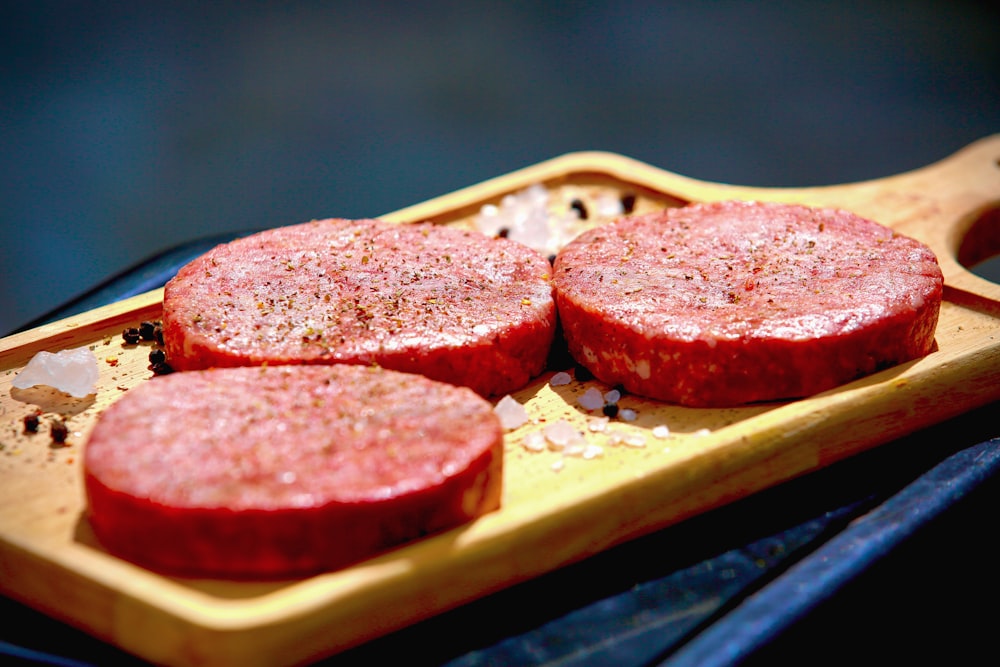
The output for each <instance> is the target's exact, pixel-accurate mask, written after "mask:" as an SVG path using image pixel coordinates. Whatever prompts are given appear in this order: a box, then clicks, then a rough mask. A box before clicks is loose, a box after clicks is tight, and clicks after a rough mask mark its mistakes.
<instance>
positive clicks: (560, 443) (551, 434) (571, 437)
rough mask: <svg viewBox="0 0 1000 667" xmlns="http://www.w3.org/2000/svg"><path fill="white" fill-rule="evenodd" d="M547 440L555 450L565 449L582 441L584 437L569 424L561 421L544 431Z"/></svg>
mask: <svg viewBox="0 0 1000 667" xmlns="http://www.w3.org/2000/svg"><path fill="white" fill-rule="evenodd" d="M542 432H543V433H544V434H545V439H546V440H547V441H548V443H549V445H550V446H551V447H552V448H553V449H565V448H566V447H568V446H572V445H574V444H577V443H579V442H580V441H582V439H583V436H582V435H580V433H579V431H577V430H576V429H575V428H573V425H572V424H570V423H569V422H567V421H565V420H563V419H560V420H559V421H557V422H553V423H551V424H549V425H548V426H546V427H545V428H544V429H542Z"/></svg>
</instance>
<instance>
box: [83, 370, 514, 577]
mask: <svg viewBox="0 0 1000 667" xmlns="http://www.w3.org/2000/svg"><path fill="white" fill-rule="evenodd" d="M502 462H503V433H502V430H501V427H500V423H499V420H498V418H497V417H496V415H495V414H494V412H493V408H492V405H491V404H490V403H489V402H488V401H486V400H485V399H483V398H482V397H480V396H478V395H476V394H475V393H474V392H472V391H471V390H469V389H468V388H464V387H456V386H453V385H448V384H444V383H441V382H436V381H433V380H429V379H427V378H425V377H422V376H419V375H412V374H407V373H399V372H395V371H389V370H385V369H379V368H373V367H368V366H355V365H343V364H341V365H336V366H302V365H299V366H283V367H277V366H269V367H258V368H250V367H244V368H225V369H213V370H207V371H190V372H186V373H174V374H172V375H164V376H159V377H155V378H153V379H151V380H150V381H149V382H147V383H145V384H143V385H141V386H139V387H138V388H136V389H133V390H132V391H130V392H129V393H128V394H126V395H124V396H122V397H121V398H120V399H119V400H118V401H117V402H115V403H114V404H112V405H111V406H110V407H109V408H108V409H107V410H105V411H104V412H103V413H102V414H101V416H100V417H99V419H98V421H97V423H96V425H95V427H94V429H93V432H92V434H91V436H90V438H89V441H88V443H87V445H86V449H85V453H84V480H85V488H86V494H87V500H88V509H87V514H88V517H89V522H90V525H91V526H92V527H93V530H94V532H95V534H96V536H97V537H98V539H99V540H100V542H101V543H102V544H104V545H105V546H106V547H107V549H108V550H109V551H110V552H112V553H114V554H116V555H119V556H121V557H123V558H126V559H129V560H133V561H135V562H137V563H139V564H141V565H143V566H145V567H148V568H150V569H153V570H157V571H161V572H166V573H173V574H183V575H193V576H217V577H226V578H243V577H267V578H270V577H284V576H289V575H296V574H306V573H311V572H315V571H320V570H329V569H333V568H337V567H340V566H343V565H346V564H349V563H352V562H355V561H357V560H359V559H363V558H365V557H368V556H371V555H373V554H375V553H377V552H379V551H381V550H384V549H386V548H387V547H391V546H393V545H396V544H400V543H402V542H405V541H407V540H412V539H414V538H418V537H420V536H423V535H426V534H428V533H432V532H435V531H440V530H443V529H446V528H450V527H453V526H456V525H459V524H461V523H463V522H467V521H469V520H471V519H473V518H475V517H478V516H480V515H482V514H484V513H486V512H488V511H491V510H493V509H496V508H497V507H498V506H499V504H500V492H501V481H502Z"/></svg>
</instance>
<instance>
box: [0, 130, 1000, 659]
mask: <svg viewBox="0 0 1000 667" xmlns="http://www.w3.org/2000/svg"><path fill="white" fill-rule="evenodd" d="M998 159H1000V135H995V136H992V137H988V138H986V139H983V140H982V141H979V142H977V143H975V144H972V145H971V146H969V147H967V148H965V149H964V150H962V151H960V152H958V153H956V154H955V155H953V156H951V157H949V158H947V159H945V160H943V161H941V162H938V163H936V164H933V165H930V166H927V167H924V168H922V169H918V170H916V171H913V172H909V173H905V174H900V175H896V176H892V177H889V178H884V179H880V180H875V181H870V182H862V183H853V184H845V185H834V186H827V187H815V188H796V189H764V188H751V187H741V186H731V185H723V184H717V183H707V182H702V181H697V180H693V179H690V178H685V177H683V176H679V175H676V174H673V173H670V172H667V171H663V170H660V169H656V168H653V167H651V166H648V165H645V164H642V163H639V162H636V161H634V160H631V159H628V158H625V157H621V156H618V155H613V154H607V153H594V152H585V153H573V154H568V155H565V156H563V157H559V158H555V159H553V160H550V161H547V162H543V163H541V164H538V165H535V166H532V167H529V168H526V169H523V170H520V171H517V172H514V173H511V174H508V175H506V176H501V177H499V178H496V179H493V180H490V181H487V182H484V183H481V184H479V185H476V186H473V187H470V188H466V189H463V190H460V191H458V192H455V193H452V194H449V195H446V196H443V197H439V198H437V199H434V200H431V201H428V202H425V203H422V204H419V205H416V206H413V207H410V208H407V209H404V210H401V211H397V212H395V213H392V214H389V215H386V216H383V217H385V218H388V219H391V220H394V221H400V222H406V221H418V220H433V221H435V222H438V223H441V224H454V225H466V224H469V222H470V220H471V219H472V218H473V217H474V216H475V214H476V213H477V212H478V211H479V209H480V207H481V206H482V205H483V204H485V203H497V202H499V201H500V198H501V197H502V196H503V195H505V194H508V193H512V192H516V191H519V190H522V189H524V188H526V187H528V186H529V185H532V184H534V183H543V184H545V185H546V186H548V188H549V189H550V190H551V191H552V193H553V195H554V196H555V197H556V203H557V204H558V205H565V202H566V200H568V199H570V198H573V197H581V198H583V199H584V200H585V201H587V202H592V201H595V200H596V198H597V197H599V196H601V195H602V194H614V195H616V196H617V195H619V194H627V193H633V194H636V195H637V196H638V200H637V201H638V204H637V208H638V210H640V211H641V210H650V209H654V208H657V207H662V206H665V205H676V204H678V203H682V202H684V201H707V200H718V199H729V198H740V199H760V200H772V201H787V202H800V203H805V204H810V205H827V206H837V207H841V208H846V209H850V210H852V211H854V212H856V213H858V214H860V215H862V216H866V217H869V218H872V219H874V220H877V221H880V222H882V223H884V224H886V225H889V226H892V227H894V228H895V229H897V230H899V231H900V232H902V233H905V234H908V235H911V236H914V237H916V238H919V239H921V240H922V241H924V242H925V243H927V244H928V245H929V246H931V248H933V249H934V251H935V252H936V253H937V255H938V258H939V260H940V262H941V266H942V269H943V271H944V275H945V283H946V289H945V303H944V304H943V306H942V310H941V316H940V321H939V324H938V328H937V333H936V341H937V348H936V350H935V351H934V352H933V353H932V354H930V355H929V356H927V357H925V358H923V359H920V360H917V361H914V362H912V363H907V364H904V365H902V366H898V367H895V368H891V369H888V370H886V371H883V372H880V373H878V374H876V375H873V376H870V377H867V378H864V379H862V380H859V381H856V382H853V383H851V384H848V385H845V386H842V387H839V388H837V389H835V390H832V391H829V392H826V393H824V394H821V395H817V396H814V397H811V398H808V399H805V400H800V401H794V402H789V403H781V404H768V405H757V406H752V407H745V408H739V409H724V410H704V409H701V410H698V409H690V408H681V407H676V406H670V405H664V404H659V403H655V402H651V401H646V400H641V399H638V398H635V397H625V398H624V399H623V400H622V403H621V404H622V406H623V407H628V408H632V409H634V410H635V411H636V414H637V419H636V420H635V421H634V422H631V423H620V422H612V424H611V425H610V427H611V428H613V429H617V430H619V431H624V432H626V433H628V434H629V435H631V436H638V437H639V439H641V440H643V442H641V443H640V442H638V441H636V442H633V443H632V444H624V443H622V444H615V443H614V439H613V438H612V437H611V436H609V434H608V433H607V432H604V433H600V432H592V431H590V430H589V426H588V422H589V420H590V419H591V417H592V415H589V414H587V413H586V412H585V411H584V410H583V409H582V408H580V407H579V405H578V404H577V398H578V397H579V396H580V395H581V394H582V393H583V392H584V391H585V390H586V389H587V388H588V387H590V386H597V387H601V385H600V384H599V383H596V382H593V381H591V382H573V383H572V384H570V385H567V386H562V387H552V386H550V385H549V384H548V380H549V378H550V377H551V375H552V373H551V372H549V373H547V374H546V375H544V376H542V377H541V378H539V379H538V380H537V381H536V382H534V383H533V384H531V385H530V386H529V387H527V388H525V389H524V390H523V391H520V392H518V393H517V394H515V397H516V398H517V399H519V400H520V401H522V402H523V403H525V404H526V406H527V409H528V411H529V413H530V415H531V416H532V417H533V418H534V419H535V420H536V422H533V423H531V424H528V425H526V426H523V427H521V428H519V429H517V430H516V431H513V432H511V433H509V434H508V436H507V440H506V452H505V466H506V468H505V475H504V476H505V488H504V496H503V508H502V509H501V510H500V511H498V512H495V513H492V514H490V515H489V516H486V517H483V518H481V519H479V520H477V521H475V522H474V523H471V524H469V525H467V526H464V527H461V528H458V529H455V530H452V531H450V532H447V533H445V534H442V535H439V536H435V537H431V538H427V539H424V540H421V541H418V542H416V543H413V544H411V545H409V546H405V547H403V548H400V549H397V550H395V551H392V552H389V553H386V554H384V555H383V556H381V557H378V558H374V559H372V560H370V561H366V562H363V563H361V564H359V565H356V566H354V567H350V568H348V569H344V570H341V571H337V572H331V573H328V574H324V575H321V576H316V577H312V578H308V579H304V580H294V581H282V582H261V583H257V582H251V583H245V582H244V583H239V582H230V581H214V580H213V581H207V580H183V579H172V578H165V577H162V576H159V575H156V574H153V573H151V572H148V571H146V570H143V569H141V568H138V567H136V566H134V565H132V564H130V563H127V562H124V561H121V560H119V559H117V558H114V557H112V556H110V555H109V554H107V553H106V552H104V551H103V550H101V548H100V547H99V546H97V545H96V543H95V541H94V539H93V537H92V535H91V533H90V530H89V528H88V525H87V523H86V521H85V520H83V519H82V518H81V516H82V510H83V507H84V498H83V492H82V484H81V480H80V465H79V464H80V460H81V458H82V457H81V454H82V448H83V447H84V443H85V441H86V437H87V433H88V431H89V429H90V428H91V426H92V424H93V421H94V419H95V417H96V416H97V415H98V413H99V412H100V411H101V410H102V409H103V408H104V407H106V406H107V405H108V404H110V403H111V402H112V401H114V400H115V399H116V398H118V397H119V396H121V395H122V394H123V393H124V392H125V391H127V390H128V389H129V388H131V387H134V386H136V385H137V384H138V383H141V382H144V381H145V380H146V379H148V378H149V377H151V375H152V373H151V371H150V369H149V363H148V352H149V346H148V344H140V345H135V346H128V345H125V344H124V343H123V340H122V338H121V331H122V329H123V328H124V327H126V326H133V325H138V324H139V322H141V321H142V320H155V319H158V318H159V315H160V300H161V296H162V291H161V290H156V291H153V292H150V293H147V294H142V295H140V296H137V297H134V298H131V299H128V300H126V301H123V302H120V303H115V304H112V305H109V306H107V307H103V308H98V309H96V310H93V311H91V312H88V313H85V314H82V315H79V316H74V317H71V318H68V319H66V320H63V321H60V322H56V323H54V324H49V325H45V326H41V327H38V328H36V329H33V330H30V331H26V332H23V333H19V334H16V335H13V336H9V337H7V338H4V339H2V340H0V589H2V592H3V593H4V594H5V595H8V596H10V597H13V598H16V599H18V600H21V601H23V602H25V603H27V604H29V605H31V606H33V607H35V608H37V609H40V610H42V611H43V612H45V613H47V614H50V615H52V616H54V617H56V618H58V619H61V620H63V621H65V622H67V623H69V624H72V625H74V626H77V627H79V628H82V629H84V630H85V631H87V632H89V633H91V634H93V635H95V636H97V637H99V638H101V639H103V640H105V641H107V642H110V643H112V644H114V645H116V646H118V647H120V648H122V649H124V650H126V651H129V652H132V653H134V654H136V655H138V656H140V657H142V658H144V659H146V660H149V661H153V662H158V663H164V664H172V665H243V666H249V665H269V666H270V665H279V664H292V663H301V662H304V661H309V660H312V659H318V658H320V657H323V656H325V655H329V654H332V653H336V652H338V651H342V650H344V649H346V648H348V647H351V646H354V645H357V644H359V643H362V642H365V641H367V640H370V639H373V638H375V637H378V636H381V635H384V634H387V633H389V632H391V631H393V630H396V629H399V628H401V627H404V626H406V625H409V624H412V623H414V622H416V621H418V620H421V619H425V618H428V617H430V616H432V615H436V614H438V613H440V612H443V611H445V610H447V609H450V608H454V607H456V606H458V605H461V604H463V603H466V602H469V601H471V600H473V599H476V598H478V597H481V596H484V595H486V594H489V593H490V592H492V591H496V590H499V589H501V588H504V587H506V586H510V585H512V584H514V583H516V582H519V581H523V580H526V579H529V578H532V577H536V576H538V575H541V574H543V573H545V572H548V571H552V570H554V569H556V568H559V567H561V566H564V565H566V564H568V563H571V562H574V561H577V560H580V559H583V558H585V557H587V556H589V555H592V554H595V553H597V552H600V551H602V550H604V549H607V548H608V547H610V546H612V545H615V544H618V543H621V542H623V541H626V540H630V539H633V538H636V537H638V536H640V535H643V534H646V533H649V532H651V531H655V530H658V529H660V528H663V527H665V526H668V525H670V524H673V523H676V522H678V521H681V520H683V519H684V518H686V517H690V516H692V515H695V514H697V513H700V512H704V511H706V510H709V509H711V508H714V507H717V506H720V505H722V504H724V503H727V502H730V501H733V500H736V499H739V498H742V497H745V496H747V495H749V494H752V493H754V492H756V491H759V490H761V489H764V488H766V487H769V486H772V485H774V484H776V483H779V482H781V481H784V480H787V479H790V478H792V477H795V476H798V475H801V474H803V473H807V472H810V471H813V470H816V469H819V468H822V467H824V466H826V465H828V464H830V463H832V462H834V461H837V460H840V459H843V458H845V457H848V456H851V455H853V454H856V453H859V452H861V451H863V450H866V449H869V448H872V447H875V446H877V445H879V444H882V443H885V442H887V441H889V440H892V439H895V438H898V437H900V436H903V435H905V434H907V433H910V432H913V431H916V430H918V429H921V428H924V427H926V426H929V425H931V424H934V423H937V422H940V421H943V420H945V419H948V418H950V417H953V416H955V415H958V414H961V413H963V412H966V411H968V410H970V409H972V408H974V407H979V406H982V405H985V404H987V403H989V402H992V401H995V400H997V399H998V398H1000V325H998V318H1000V286H998V285H996V284H993V283H991V282H988V281H986V280H983V279H981V278H979V277H977V276H976V275H974V274H972V273H970V272H969V271H968V270H967V269H966V268H964V266H963V264H962V263H960V262H959V259H958V258H959V257H962V258H963V261H964V262H965V263H966V264H968V263H969V262H971V261H975V260H979V259H983V258H985V257H987V256H988V255H990V254H994V253H996V252H997V250H998V249H1000V223H998V218H997V212H998V206H1000V204H998V202H1000V165H998ZM560 202H562V203H560ZM83 345H89V346H92V347H93V349H94V351H95V353H96V355H97V358H98V360H99V366H100V368H101V379H100V383H99V389H98V391H97V393H96V396H92V397H90V398H89V399H85V400H83V401H75V400H70V399H69V398H68V397H67V396H65V395H62V394H59V393H56V392H54V391H52V390H49V389H43V388H35V389H31V390H16V389H12V386H11V383H12V380H13V378H14V376H15V374H16V373H17V372H18V371H19V370H20V369H21V368H22V367H23V366H24V365H25V364H26V363H27V361H28V360H29V359H30V358H31V357H32V356H33V355H34V354H35V353H36V352H38V351H40V350H49V351H56V350H60V349H65V348H69V347H79V346H83ZM553 370H560V369H553ZM605 389H606V388H605ZM38 407H41V408H42V409H43V410H44V411H45V414H44V415H43V417H42V427H41V429H40V431H39V432H38V433H36V434H33V435H28V434H25V433H24V432H23V424H22V419H23V417H24V416H25V415H26V414H28V413H29V412H32V411H34V410H35V409H36V408H38ZM55 414H60V415H63V416H64V417H65V418H66V420H67V423H68V424H69V427H70V435H69V438H68V440H67V442H66V444H65V446H55V445H54V444H53V443H52V440H51V438H50V436H49V433H48V428H49V426H48V425H49V423H50V419H51V416H52V415H55ZM559 419H565V420H567V421H569V422H571V423H572V424H574V425H576V426H577V428H578V429H579V430H580V431H583V432H585V433H586V437H587V439H588V441H590V442H591V443H593V444H596V445H599V446H600V447H601V448H602V450H603V451H602V454H601V455H600V456H597V457H596V458H591V459H587V458H582V457H572V456H566V455H564V454H562V453H559V452H555V451H543V452H532V451H528V450H527V449H526V448H525V447H524V446H523V444H522V442H523V438H524V436H525V434H526V433H527V432H529V431H530V430H532V429H538V428H541V426H542V424H543V423H551V422H553V421H556V420H559ZM537 420H545V421H544V422H540V421H537ZM664 424H665V425H667V426H668V427H669V429H670V435H669V436H667V437H657V436H656V435H654V430H653V429H654V428H655V427H656V426H658V425H664ZM657 433H659V432H657Z"/></svg>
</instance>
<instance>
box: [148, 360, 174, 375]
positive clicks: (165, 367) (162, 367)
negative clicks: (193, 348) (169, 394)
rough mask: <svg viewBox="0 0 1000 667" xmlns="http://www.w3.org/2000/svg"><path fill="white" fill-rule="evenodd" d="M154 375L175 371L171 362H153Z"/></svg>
mask: <svg viewBox="0 0 1000 667" xmlns="http://www.w3.org/2000/svg"><path fill="white" fill-rule="evenodd" d="M152 368H153V375H168V374H169V373H173V372H174V369H173V368H171V367H170V364H168V363H166V362H165V361H160V362H156V363H153V364H152Z"/></svg>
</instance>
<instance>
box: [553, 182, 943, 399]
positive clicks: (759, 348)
mask: <svg viewBox="0 0 1000 667" xmlns="http://www.w3.org/2000/svg"><path fill="white" fill-rule="evenodd" d="M553 281H554V285H555V288H556V300H557V305H558V309H559V316H560V320H561V324H562V328H563V332H564V336H565V338H566V341H567V344H568V346H569V349H570V352H571V353H572V355H573V356H574V358H575V359H576V360H577V361H578V362H579V363H580V364H582V365H583V366H585V367H586V368H588V369H589V370H590V371H591V372H593V374H594V375H595V376H596V377H597V378H598V379H600V380H602V381H604V382H606V383H608V384H612V385H614V384H618V383H621V385H622V386H623V387H624V388H625V389H627V390H628V391H630V392H633V393H636V394H640V395H644V396H647V397H651V398H655V399H660V400H664V401H670V402H675V403H680V404H684V405H690V406H706V407H707V406H726V405H738V404H743V403H750V402H756V401H772V400H781V399H789V398H796V397H801V396H807V395H811V394H813V393H817V392H820V391H824V390H826V389H830V388H832V387H835V386H837V385H839V384H843V383H845V382H848V381H850V380H853V379H855V378H858V377H861V376H864V375H867V374H870V373H872V372H875V371H877V370H880V369H883V368H886V367H889V366H892V365H895V364H899V363H902V362H905V361H909V360H911V359H914V358H917V357H920V356H923V355H926V354H928V353H929V352H930V351H931V349H932V347H933V342H934V331H935V327H936V324H937V318H938V312H939V309H940V304H941V296H942V288H943V279H942V274H941V270H940V268H939V266H938V263H937V259H936V258H935V256H934V254H933V252H932V251H931V250H930V249H929V248H927V247H926V246H925V245H924V244H922V243H920V242H918V241H916V240H914V239H911V238H908V237H905V236H902V235H900V234H898V233H896V232H894V231H893V230H891V229H889V228H887V227H884V226H882V225H879V224H877V223H875V222H872V221H870V220H866V219H864V218H861V217H859V216H857V215H854V214H853V213H849V212H847V211H841V210H831V209H816V208H809V207H806V206H797V205H789V204H777V203H760V202H737V201H731V202H717V203H710V204H697V205H690V206H686V207H683V208H676V209H667V210H665V211H662V212H657V213H652V214H645V215H638V216H632V217H626V218H621V219H619V220H617V221H615V222H614V223H611V224H610V225H607V226H604V227H601V228H597V229H594V230H591V231H589V232H585V233H583V234H581V235H580V236H579V237H578V238H577V239H575V240H574V241H573V242H571V243H570V244H569V245H568V246H567V247H566V248H565V249H564V250H563V251H562V252H560V254H559V256H558V257H557V258H556V262H555V265H554V276H553Z"/></svg>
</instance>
